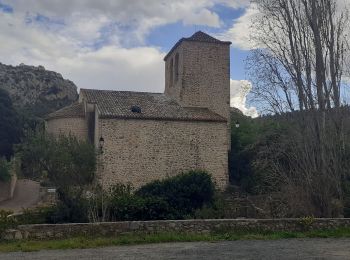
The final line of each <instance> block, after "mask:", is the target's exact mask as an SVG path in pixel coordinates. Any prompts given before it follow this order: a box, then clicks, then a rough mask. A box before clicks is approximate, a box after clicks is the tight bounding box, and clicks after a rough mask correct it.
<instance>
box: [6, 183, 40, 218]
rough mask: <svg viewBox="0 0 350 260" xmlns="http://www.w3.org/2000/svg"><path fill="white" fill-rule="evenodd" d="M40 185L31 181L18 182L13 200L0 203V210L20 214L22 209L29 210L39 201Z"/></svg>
mask: <svg viewBox="0 0 350 260" xmlns="http://www.w3.org/2000/svg"><path fill="white" fill-rule="evenodd" d="M39 189H40V184H39V183H38V182H35V181H31V180H18V181H17V185H16V188H15V191H14V193H13V198H12V199H11V200H6V201H3V202H0V209H7V210H11V211H13V212H15V213H17V212H20V211H21V210H22V209H23V208H29V207H32V206H34V205H36V203H38V201H39V199H40V193H39Z"/></svg>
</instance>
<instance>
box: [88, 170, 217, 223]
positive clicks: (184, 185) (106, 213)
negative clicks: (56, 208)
mask: <svg viewBox="0 0 350 260" xmlns="http://www.w3.org/2000/svg"><path fill="white" fill-rule="evenodd" d="M213 195H214V185H213V183H212V181H211V177H210V175H209V174H208V173H206V172H203V171H190V172H187V173H183V174H180V175H178V176H175V177H171V178H168V179H165V180H162V181H154V182H151V183H149V184H146V185H145V186H143V187H141V188H140V189H139V190H137V191H136V192H135V193H134V192H133V189H132V187H131V186H130V185H123V184H118V185H115V186H114V187H112V188H111V189H110V190H109V191H108V192H106V191H104V190H102V189H101V188H98V189H96V190H95V191H93V192H92V193H91V195H90V196H89V198H88V205H89V208H88V212H89V219H90V221H94V222H96V221H122V220H159V219H185V218H193V217H194V213H195V211H196V210H197V209H199V208H201V207H203V206H206V205H207V206H209V205H211V203H212V201H213Z"/></svg>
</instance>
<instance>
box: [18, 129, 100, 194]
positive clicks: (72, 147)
mask: <svg viewBox="0 0 350 260" xmlns="http://www.w3.org/2000/svg"><path fill="white" fill-rule="evenodd" d="M18 154H19V156H20V158H21V160H22V167H23V173H24V175H25V176H28V177H39V178H40V177H47V178H48V179H49V180H50V181H51V182H52V183H53V184H54V185H55V186H56V187H57V188H59V189H65V188H68V187H77V186H84V185H87V184H89V183H91V182H92V181H93V179H94V175H95V169H96V155H95V149H94V147H93V145H91V144H90V143H88V142H86V141H80V140H78V139H77V138H76V137H74V136H71V135H70V136H65V135H60V136H59V137H58V138H55V137H53V136H51V135H47V134H44V133H40V134H31V135H30V136H29V137H28V138H27V139H26V141H25V142H23V144H21V145H20V147H19V151H18Z"/></svg>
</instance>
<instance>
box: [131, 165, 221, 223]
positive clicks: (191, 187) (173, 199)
mask: <svg viewBox="0 0 350 260" xmlns="http://www.w3.org/2000/svg"><path fill="white" fill-rule="evenodd" d="M214 193H215V188H214V184H213V182H212V180H211V177H210V175H209V174H208V173H207V172H205V171H189V172H187V173H183V174H180V175H177V176H175V177H171V178H168V179H165V180H161V181H154V182H151V183H149V184H146V185H145V186H143V187H141V188H140V189H139V190H138V191H136V195H138V196H140V197H144V198H145V197H155V198H158V199H162V200H164V201H165V202H166V203H168V205H169V207H170V208H171V209H172V210H171V212H172V214H173V217H174V218H176V219H183V218H186V216H189V215H191V216H192V215H193V214H194V212H195V210H196V209H199V208H202V207H203V206H204V205H210V204H211V203H212V202H213V197H214Z"/></svg>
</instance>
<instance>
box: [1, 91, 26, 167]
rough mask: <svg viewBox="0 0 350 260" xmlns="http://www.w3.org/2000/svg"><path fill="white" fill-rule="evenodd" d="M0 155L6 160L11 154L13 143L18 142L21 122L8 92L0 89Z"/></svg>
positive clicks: (20, 134) (20, 133)
mask: <svg viewBox="0 0 350 260" xmlns="http://www.w3.org/2000/svg"><path fill="white" fill-rule="evenodd" d="M0 122H1V124H0V157H3V156H5V157H6V158H7V159H8V160H9V159H10V158H11V157H12V155H13V145H14V144H17V143H19V142H20V139H21V136H22V129H21V123H20V120H19V118H18V115H17V113H16V111H15V109H14V108H13V106H12V101H11V99H10V97H9V95H8V93H7V92H6V91H5V90H3V89H0Z"/></svg>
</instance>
